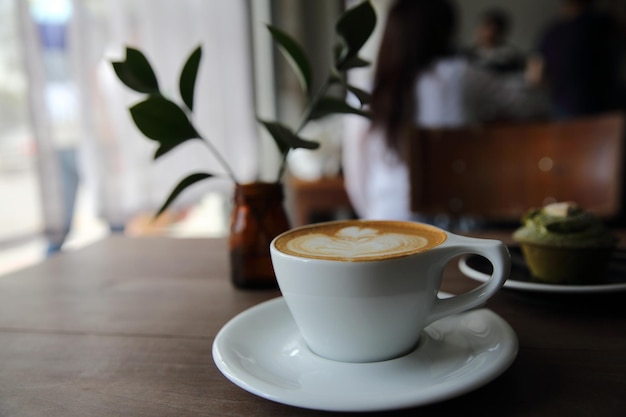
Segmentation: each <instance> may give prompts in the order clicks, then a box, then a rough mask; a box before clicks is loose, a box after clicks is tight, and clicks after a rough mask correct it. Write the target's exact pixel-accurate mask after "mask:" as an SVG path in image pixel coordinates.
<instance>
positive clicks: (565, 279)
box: [513, 202, 617, 284]
mask: <svg viewBox="0 0 626 417" xmlns="http://www.w3.org/2000/svg"><path fill="white" fill-rule="evenodd" d="M522 224H523V225H522V227H520V228H519V229H517V230H516V231H515V233H513V238H514V239H515V240H516V241H517V242H519V243H520V246H521V248H522V253H523V254H524V259H525V260H526V263H527V265H528V268H529V269H530V272H531V274H532V275H533V277H534V278H536V280H538V281H541V282H545V283H550V284H593V283H595V282H597V281H599V280H600V279H601V278H602V277H603V275H604V270H605V267H606V264H607V262H608V260H609V258H610V256H611V252H612V251H613V249H614V248H615V246H616V243H617V239H616V238H615V237H614V236H613V234H611V232H610V231H609V230H608V229H606V227H605V226H604V224H603V223H602V221H601V220H600V219H598V218H597V217H596V216H594V215H593V214H591V213H589V212H586V211H584V210H582V209H581V208H580V207H578V206H577V205H576V204H574V203H569V202H568V203H554V204H550V205H547V206H545V207H543V208H541V209H532V210H530V211H529V212H528V213H527V214H526V215H525V216H524V218H523V219H522Z"/></svg>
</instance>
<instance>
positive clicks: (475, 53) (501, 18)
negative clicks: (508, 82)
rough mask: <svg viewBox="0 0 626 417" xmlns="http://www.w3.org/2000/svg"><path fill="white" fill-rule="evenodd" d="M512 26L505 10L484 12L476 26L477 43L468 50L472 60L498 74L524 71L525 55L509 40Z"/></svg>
mask: <svg viewBox="0 0 626 417" xmlns="http://www.w3.org/2000/svg"><path fill="white" fill-rule="evenodd" d="M510 27H511V22H510V19H509V16H508V14H507V13H506V12H505V11H503V10H501V9H489V10H486V11H485V12H483V13H482V15H481V17H480V20H479V22H478V25H477V27H476V43H475V45H474V46H473V47H471V48H470V49H469V50H468V51H467V55H468V58H469V60H470V62H472V63H473V64H476V65H479V66H481V67H483V68H486V69H488V70H490V71H493V72H494V73H496V74H499V73H510V72H518V71H524V67H525V58H524V55H523V54H522V52H521V51H520V50H519V49H518V48H516V47H514V46H513V45H511V44H509V43H508V41H507V37H508V34H509V30H510Z"/></svg>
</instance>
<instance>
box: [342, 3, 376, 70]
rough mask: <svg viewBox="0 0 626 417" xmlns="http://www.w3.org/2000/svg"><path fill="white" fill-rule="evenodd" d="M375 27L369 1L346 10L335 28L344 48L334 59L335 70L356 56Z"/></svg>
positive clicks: (372, 10) (373, 14) (374, 16)
mask: <svg viewBox="0 0 626 417" xmlns="http://www.w3.org/2000/svg"><path fill="white" fill-rule="evenodd" d="M375 27H376V12H375V11H374V8H373V7H372V4H371V3H370V2H369V1H364V2H362V3H360V4H359V5H358V6H356V7H353V8H351V9H348V10H346V12H345V13H344V14H343V15H342V16H341V17H340V19H339V21H338V22H337V25H336V26H335V31H336V32H337V35H339V37H340V38H341V39H342V40H343V42H344V48H343V49H342V51H341V53H339V54H338V55H337V57H336V62H335V65H336V67H337V68H342V67H343V65H345V63H346V62H347V61H349V60H350V59H352V58H353V57H355V56H357V55H358V53H359V51H360V50H361V48H362V47H363V45H364V44H365V42H367V40H368V39H369V37H370V36H371V35H372V32H373V31H374V28H375Z"/></svg>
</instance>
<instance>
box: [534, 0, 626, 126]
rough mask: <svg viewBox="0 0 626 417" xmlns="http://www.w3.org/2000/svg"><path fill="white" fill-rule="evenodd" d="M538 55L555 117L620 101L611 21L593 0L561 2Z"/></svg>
mask: <svg viewBox="0 0 626 417" xmlns="http://www.w3.org/2000/svg"><path fill="white" fill-rule="evenodd" d="M539 53H540V55H541V58H542V59H543V61H544V64H543V65H544V68H545V81H546V83H547V85H548V86H549V89H550V91H551V97H552V102H553V106H554V113H555V116H556V117H557V118H571V117H578V116H585V115H591V114H597V113H602V112H606V111H610V110H614V109H616V108H618V107H619V101H620V97H619V94H620V74H619V71H620V46H619V34H618V28H617V24H616V22H615V20H614V19H613V18H612V17H611V16H610V15H608V14H605V13H600V12H598V11H596V9H595V8H594V1H593V0H563V2H562V4H561V8H560V13H559V16H558V17H557V19H556V20H555V21H554V22H552V23H551V24H550V25H549V27H548V29H547V30H546V31H545V33H544V35H543V36H542V38H541V40H540V44H539Z"/></svg>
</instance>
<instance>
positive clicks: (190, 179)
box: [155, 172, 214, 217]
mask: <svg viewBox="0 0 626 417" xmlns="http://www.w3.org/2000/svg"><path fill="white" fill-rule="evenodd" d="M211 177H214V175H213V174H208V173H205V172H199V173H195V174H191V175H189V176H187V177H185V178H184V179H183V180H182V181H181V182H179V183H178V185H177V186H176V187H175V188H174V189H173V190H172V192H171V193H170V195H169V197H167V200H165V203H163V205H162V206H161V208H160V209H159V211H157V214H156V215H155V217H159V216H160V215H161V214H162V213H163V212H164V211H165V210H167V208H168V207H169V206H170V204H172V203H173V202H174V200H176V197H178V195H179V194H180V193H182V192H183V191H184V190H185V189H186V188H187V187H189V186H190V185H193V184H195V183H197V182H198V181H202V180H204V179H207V178H211Z"/></svg>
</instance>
